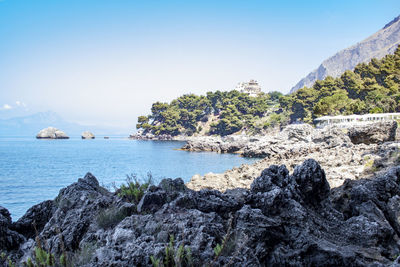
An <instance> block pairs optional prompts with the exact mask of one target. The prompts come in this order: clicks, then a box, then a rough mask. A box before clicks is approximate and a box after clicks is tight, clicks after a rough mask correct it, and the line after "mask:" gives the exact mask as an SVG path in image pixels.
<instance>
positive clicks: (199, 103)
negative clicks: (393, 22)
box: [136, 48, 400, 135]
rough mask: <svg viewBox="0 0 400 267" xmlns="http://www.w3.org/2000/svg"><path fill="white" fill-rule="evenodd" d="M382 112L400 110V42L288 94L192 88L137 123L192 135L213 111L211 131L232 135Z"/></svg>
mask: <svg viewBox="0 0 400 267" xmlns="http://www.w3.org/2000/svg"><path fill="white" fill-rule="evenodd" d="M382 112H400V48H397V50H396V51H395V53H394V54H393V55H387V56H385V57H384V58H382V59H380V60H378V59H372V60H371V61H370V62H369V63H368V64H366V63H361V64H359V65H357V66H356V67H355V69H354V70H353V71H346V72H345V73H343V74H342V75H341V76H340V77H338V78H332V77H327V78H325V79H324V80H320V81H316V82H315V84H314V85H313V86H312V87H310V88H308V87H304V88H302V89H299V90H298V91H296V92H295V93H293V94H290V95H285V96H283V95H282V94H281V93H279V92H276V91H275V92H270V93H268V94H264V93H262V94H260V95H259V96H257V97H251V96H249V95H247V94H245V93H240V92H238V91H236V90H233V91H229V92H221V91H216V92H208V93H207V94H206V96H197V95H194V94H188V95H184V96H181V97H179V98H177V99H175V100H173V101H172V102H171V103H169V104H168V103H161V102H156V103H154V104H153V106H152V108H151V115H149V116H140V117H139V118H138V124H137V125H136V127H137V128H138V129H143V130H144V132H145V133H147V132H151V133H153V134H155V135H160V134H170V135H178V134H186V135H192V134H194V133H196V132H200V131H201V130H202V127H201V123H200V122H203V123H205V122H210V120H209V119H210V118H212V117H213V118H214V119H215V120H214V121H213V122H212V123H210V125H209V126H210V127H209V131H208V132H207V133H208V134H217V135H228V134H232V133H235V132H238V131H241V130H242V131H243V130H244V131H246V132H247V133H260V132H261V131H262V130H263V129H266V128H269V127H274V126H279V125H283V124H286V123H289V121H290V122H296V121H301V122H307V123H312V122H313V120H314V119H315V118H317V117H320V116H325V115H339V114H343V115H349V114H366V113H382Z"/></svg>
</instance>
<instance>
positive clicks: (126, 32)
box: [0, 0, 400, 130]
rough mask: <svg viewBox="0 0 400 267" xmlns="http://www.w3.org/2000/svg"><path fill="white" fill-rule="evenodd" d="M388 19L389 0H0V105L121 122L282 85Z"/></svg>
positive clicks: (395, 4)
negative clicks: (179, 100)
mask: <svg viewBox="0 0 400 267" xmlns="http://www.w3.org/2000/svg"><path fill="white" fill-rule="evenodd" d="M398 15H400V1H399V0H353V1H349V0H348V1H342V0H326V1H294V0H293V1H288V0H286V1H285V0H284V1H253V0H241V1H236V0H229V1H206V0H202V1H152V0H142V1H127V0H125V1H122V0H112V1H110V0H109V1H102V0H97V1H89V0H85V1H71V0H70V1H61V0H60V1H52V0H36V1H32V0H26V1H22V0H0V38H1V39H0V40H1V41H0V108H2V109H3V110H2V111H3V112H4V111H5V110H4V108H6V109H7V112H9V113H12V111H13V110H14V109H16V108H17V106H21V105H22V104H21V103H23V104H25V105H26V106H27V108H28V109H29V112H34V111H44V110H53V111H55V112H57V113H59V114H60V115H62V116H63V117H65V118H66V119H68V120H71V121H77V122H81V123H92V124H109V125H121V126H126V127H131V128H132V130H133V128H134V125H135V123H136V117H137V116H138V115H141V114H147V113H148V112H149V111H150V106H151V103H153V102H155V101H158V100H160V101H170V100H171V99H173V98H175V97H177V96H179V95H181V94H184V93H189V92H193V93H197V94H201V93H205V92H206V91H210V90H217V89H219V90H229V89H233V88H234V87H235V86H236V84H237V83H238V82H240V81H246V80H249V79H256V80H258V81H259V82H260V84H261V86H262V88H263V90H264V91H272V90H279V91H282V92H284V93H286V92H288V91H289V89H290V88H291V87H292V86H293V85H294V84H295V83H296V82H297V81H298V80H300V79H301V78H302V77H303V76H305V75H306V74H308V73H309V72H310V71H312V70H313V69H315V68H317V67H318V65H319V64H320V63H321V62H322V61H323V60H324V59H326V58H327V57H329V56H332V55H333V54H334V53H336V52H337V51H339V50H341V49H344V48H346V47H348V46H351V45H353V44H355V43H357V42H358V41H361V40H363V39H365V38H367V37H368V36H369V35H371V34H373V33H375V32H376V31H378V30H379V29H380V28H382V27H383V26H384V25H385V24H386V23H388V22H389V21H391V20H392V19H393V18H394V17H396V16H398ZM16 101H20V102H19V103H20V104H19V105H17V104H16ZM5 104H7V105H8V106H4V105H5ZM9 107H10V108H9Z"/></svg>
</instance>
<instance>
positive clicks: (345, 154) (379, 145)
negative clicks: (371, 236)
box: [182, 121, 400, 191]
mask: <svg viewBox="0 0 400 267" xmlns="http://www.w3.org/2000/svg"><path fill="white" fill-rule="evenodd" d="M396 130H397V123H396V122H395V121H388V122H379V123H370V124H366V125H363V126H354V127H350V128H348V129H343V128H338V127H325V128H323V129H315V128H313V127H311V126H310V125H308V124H300V125H289V126H288V127H286V128H284V129H283V130H282V131H281V132H279V133H278V134H276V135H274V136H265V137H246V136H231V137H224V138H216V137H203V138H198V139H195V140H189V141H188V142H187V144H186V145H185V146H184V147H183V148H182V149H184V150H188V151H214V152H221V153H224V152H234V153H239V154H241V155H242V156H245V157H259V158H261V159H260V160H259V161H257V162H255V163H253V164H244V165H242V166H240V167H236V168H233V169H231V170H228V171H226V172H224V173H221V174H214V173H208V174H206V175H204V176H200V175H195V176H193V177H192V179H191V181H190V182H189V183H188V184H187V186H188V187H189V188H191V189H194V190H200V189H204V188H208V189H217V190H220V191H224V190H227V189H233V188H237V187H241V188H250V185H251V183H252V182H253V180H254V179H255V178H256V177H258V176H259V175H260V174H261V172H262V170H264V169H265V168H267V167H269V166H270V165H272V164H277V165H279V164H284V165H286V166H287V167H288V169H289V171H293V170H294V167H295V166H296V165H298V164H300V163H301V162H303V161H304V160H306V159H309V158H313V159H315V160H316V161H318V162H319V164H321V166H322V167H323V168H324V169H325V171H326V173H327V177H328V182H329V184H330V186H331V187H337V186H339V185H341V184H343V182H344V181H345V179H352V180H354V179H359V178H361V177H366V176H368V175H373V174H374V173H376V172H384V171H386V170H387V169H388V168H389V167H391V166H394V165H397V164H398V163H399V156H400V144H399V143H398V142H396Z"/></svg>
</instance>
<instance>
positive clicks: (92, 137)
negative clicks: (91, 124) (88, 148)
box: [81, 131, 96, 139]
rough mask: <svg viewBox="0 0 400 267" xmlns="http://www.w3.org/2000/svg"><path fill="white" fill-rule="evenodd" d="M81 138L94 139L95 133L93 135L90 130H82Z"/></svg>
mask: <svg viewBox="0 0 400 267" xmlns="http://www.w3.org/2000/svg"><path fill="white" fill-rule="evenodd" d="M81 138H82V139H95V138H96V137H95V135H94V134H93V133H92V132H89V131H84V132H83V133H82V134H81Z"/></svg>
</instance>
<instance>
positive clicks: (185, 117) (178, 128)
mask: <svg viewBox="0 0 400 267" xmlns="http://www.w3.org/2000/svg"><path fill="white" fill-rule="evenodd" d="M281 95H282V94H281V93H279V92H271V93H268V94H264V93H262V94H260V95H259V96H257V97H252V96H249V95H248V94H246V93H240V92H238V91H236V90H232V91H229V92H221V91H216V92H208V93H207V94H206V96H197V95H195V94H188V95H183V96H181V97H178V98H177V99H174V100H173V101H172V102H171V103H169V104H168V103H161V102H156V103H154V104H153V105H152V108H151V115H149V116H139V118H138V123H137V125H136V128H137V129H142V130H143V131H144V133H152V134H155V135H162V134H168V135H172V136H176V135H179V134H185V135H188V136H191V135H193V134H195V133H199V132H201V131H202V130H203V129H204V128H205V127H206V126H208V132H207V133H208V134H216V135H222V136H223V135H228V134H232V133H235V132H238V131H240V130H242V129H246V130H252V129H254V128H255V127H256V121H257V120H259V119H260V118H262V117H264V116H265V115H266V114H267V112H268V111H269V110H271V109H273V108H275V107H276V106H277V105H279V104H278V99H279V97H280V96H281ZM213 118H214V119H215V120H212V119H213Z"/></svg>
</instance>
